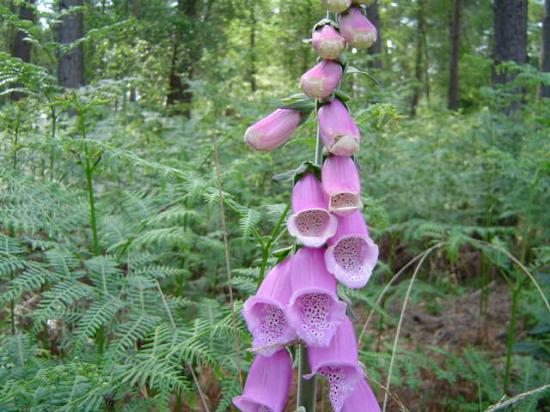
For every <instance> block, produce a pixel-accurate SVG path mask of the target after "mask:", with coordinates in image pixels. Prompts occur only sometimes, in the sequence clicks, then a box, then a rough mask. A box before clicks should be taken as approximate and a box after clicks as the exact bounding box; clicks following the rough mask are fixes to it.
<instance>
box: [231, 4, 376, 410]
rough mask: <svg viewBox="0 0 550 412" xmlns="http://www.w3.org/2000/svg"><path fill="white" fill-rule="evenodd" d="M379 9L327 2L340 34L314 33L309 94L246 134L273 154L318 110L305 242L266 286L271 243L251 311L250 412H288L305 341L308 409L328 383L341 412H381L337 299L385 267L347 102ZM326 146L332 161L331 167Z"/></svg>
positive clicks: (297, 181) (330, 26)
mask: <svg viewBox="0 0 550 412" xmlns="http://www.w3.org/2000/svg"><path fill="white" fill-rule="evenodd" d="M369 1H370V0H355V1H352V0H321V3H322V4H323V5H324V7H325V8H326V9H327V10H328V11H329V12H333V13H341V14H340V16H339V20H338V22H339V25H338V24H337V23H336V22H335V21H331V20H330V19H329V18H328V17H330V15H329V14H327V18H326V19H323V20H322V21H320V22H319V23H317V24H316V25H315V26H314V29H313V32H312V41H311V43H312V47H313V49H314V50H315V52H316V53H317V55H318V56H319V58H320V61H319V62H318V63H317V65H315V66H314V67H313V68H312V69H310V70H308V71H307V72H306V73H304V74H303V75H302V77H301V78H300V87H301V89H302V91H303V92H304V95H300V97H298V98H295V97H291V98H289V99H287V100H286V102H285V103H286V104H285V105H283V106H281V107H280V108H278V109H277V110H275V111H274V112H273V113H271V114H270V115H269V116H267V117H265V118H264V119H262V120H260V121H258V122H256V123H255V124H253V125H252V126H250V127H249V128H248V129H247V130H246V133H245V141H246V143H248V144H249V145H250V146H251V147H253V148H254V149H256V150H263V151H271V150H273V149H275V148H277V147H279V146H281V145H282V144H284V143H285V142H286V141H287V140H288V139H289V138H290V136H291V135H292V134H293V133H294V131H295V130H296V128H298V127H299V125H300V124H301V123H302V122H303V121H304V120H305V118H306V117H307V116H308V115H309V113H310V112H311V111H312V109H313V107H316V108H317V146H316V147H317V149H316V154H315V162H314V163H311V162H305V163H304V164H303V165H302V166H300V168H299V169H298V170H297V171H296V173H295V176H294V187H293V190H292V196H291V208H292V213H291V215H290V216H289V218H288V220H287V226H286V227H287V231H288V233H289V234H290V235H291V236H292V237H293V238H294V239H295V243H294V245H293V246H292V247H291V248H289V249H287V251H288V256H286V257H285V258H283V259H282V260H281V261H280V262H279V263H278V264H276V265H275V266H274V267H273V268H272V269H271V270H270V271H269V272H268V273H267V275H266V276H265V278H263V279H262V277H263V273H264V271H265V267H266V262H267V259H268V257H269V256H268V254H269V251H270V247H271V244H272V242H273V241H274V240H275V239H278V236H277V237H276V235H275V234H274V235H273V237H272V240H270V241H269V242H268V247H267V252H266V247H265V244H264V243H262V248H263V252H264V253H263V256H264V260H263V262H262V266H261V270H260V279H261V284H260V286H259V289H258V291H257V293H256V294H255V295H254V296H251V297H250V298H249V299H247V300H246V301H245V303H244V306H243V311H242V315H243V317H244V319H245V322H246V325H247V327H248V329H249V331H250V333H251V334H252V337H253V338H252V351H253V352H256V353H257V355H256V358H255V359H254V361H253V363H252V366H251V368H250V371H249V374H248V378H247V381H246V384H245V386H244V390H243V394H242V395H240V396H237V397H236V398H234V400H233V402H234V404H235V406H236V407H237V408H239V409H240V410H241V411H243V412H280V411H282V410H283V409H284V407H285V402H286V397H287V395H288V388H289V385H290V381H291V359H290V355H289V352H288V351H287V349H286V348H285V347H290V348H291V349H292V347H293V344H294V343H295V342H297V343H298V344H299V345H298V347H297V349H296V350H295V351H293V352H294V353H295V354H296V355H297V356H298V358H299V359H298V362H297V363H298V365H299V372H298V379H299V381H300V384H299V385H298V386H299V391H298V406H302V407H304V408H305V410H306V412H314V410H315V399H316V397H315V379H316V377H317V376H319V377H323V378H324V379H326V380H327V381H328V384H329V388H330V389H329V399H330V403H331V406H332V409H333V410H334V411H336V412H352V411H353V412H357V411H366V412H378V411H380V408H379V406H378V403H377V401H376V398H375V397H374V394H373V392H372V390H371V389H370V387H369V385H368V383H367V381H366V378H365V373H364V371H363V368H362V366H361V364H360V363H359V360H358V354H357V352H358V348H357V343H356V339H355V332H354V329H353V325H352V323H351V321H350V319H349V318H348V317H347V316H346V310H347V305H346V304H345V303H344V302H342V301H341V300H340V299H339V297H338V292H337V283H338V282H340V283H342V284H343V285H344V286H346V287H349V288H361V287H363V286H365V285H366V284H367V282H368V280H369V279H370V277H371V275H372V272H373V269H374V267H375V265H376V262H377V259H378V247H377V246H376V244H375V243H374V242H373V241H372V239H371V238H370V236H369V230H368V227H367V224H366V222H365V219H364V218H363V215H362V214H361V208H362V202H361V182H360V179H359V172H358V169H357V166H356V164H355V161H354V160H353V159H352V158H351V157H350V156H352V155H354V154H355V153H357V151H358V150H359V142H360V132H359V128H358V127H357V125H356V124H355V122H354V121H353V119H352V117H351V115H350V113H349V111H348V108H347V106H346V104H345V103H344V101H345V100H342V99H343V96H345V94H343V93H341V92H339V90H338V88H339V86H340V83H341V80H342V77H343V75H344V72H345V70H346V64H344V63H343V62H342V61H341V60H340V54H341V53H342V52H343V51H344V50H345V48H346V46H347V44H348V43H349V44H350V45H351V46H353V47H357V48H360V47H369V46H370V45H371V44H372V43H373V42H374V41H375V40H376V35H377V33H376V28H375V27H374V26H373V25H372V24H371V23H370V22H369V21H368V19H367V18H366V17H365V15H364V12H363V8H362V6H361V4H366V3H368V2H369ZM355 71H356V72H357V70H355ZM313 99H315V100H313ZM323 146H324V148H325V149H326V152H327V156H326V159H325V161H324V164H323V165H322V167H321V163H322V162H321V157H322V149H323ZM284 216H286V212H285V213H284ZM284 216H282V217H281V219H280V220H279V223H277V225H276V228H277V230H278V228H279V227H280V225H281V223H282V222H283V218H284ZM274 232H276V230H274ZM277 256H281V255H280V254H278V255H277ZM308 382H313V383H308Z"/></svg>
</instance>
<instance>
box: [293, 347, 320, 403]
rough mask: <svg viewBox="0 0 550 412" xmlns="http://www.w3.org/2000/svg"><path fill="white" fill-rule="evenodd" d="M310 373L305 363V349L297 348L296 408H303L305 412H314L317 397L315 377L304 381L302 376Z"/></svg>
mask: <svg viewBox="0 0 550 412" xmlns="http://www.w3.org/2000/svg"><path fill="white" fill-rule="evenodd" d="M309 372H310V370H309V364H308V362H307V353H306V347H305V346H304V345H303V344H300V345H299V346H298V374H299V379H298V404H297V407H298V408H299V407H300V406H303V407H304V408H305V409H306V412H315V399H316V397H317V390H316V383H317V380H316V377H315V376H313V377H312V378H311V379H309V380H306V379H304V375H307V374H308V373H309Z"/></svg>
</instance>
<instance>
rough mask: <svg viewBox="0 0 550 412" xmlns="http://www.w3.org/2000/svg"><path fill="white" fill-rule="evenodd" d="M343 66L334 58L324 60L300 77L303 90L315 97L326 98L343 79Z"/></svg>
mask: <svg viewBox="0 0 550 412" xmlns="http://www.w3.org/2000/svg"><path fill="white" fill-rule="evenodd" d="M342 75H343V71H342V66H341V65H340V64H338V63H335V62H333V61H332V60H323V61H322V62H320V63H319V64H317V65H316V66H314V67H312V68H311V69H309V70H308V71H307V72H305V73H304V74H303V75H302V77H301V78H300V87H301V88H302V90H303V92H304V93H305V94H306V95H308V96H309V97H311V98H313V99H324V98H325V97H327V96H328V95H330V94H331V93H332V92H333V91H334V90H335V89H336V87H338V84H339V83H340V80H342Z"/></svg>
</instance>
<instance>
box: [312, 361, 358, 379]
mask: <svg viewBox="0 0 550 412" xmlns="http://www.w3.org/2000/svg"><path fill="white" fill-rule="evenodd" d="M327 367H328V368H334V367H339V368H346V370H347V371H349V372H351V373H352V375H353V377H354V378H353V380H359V379H361V378H362V377H363V376H365V372H363V368H361V366H359V364H357V363H354V362H351V361H343V362H339V363H334V362H331V361H326V362H321V363H319V364H318V365H315V368H314V369H312V370H311V372H310V373H308V374H307V375H304V378H305V379H311V378H313V376H314V375H316V374H318V373H319V371H320V370H321V369H323V368H327ZM355 377H356V378H357V379H355Z"/></svg>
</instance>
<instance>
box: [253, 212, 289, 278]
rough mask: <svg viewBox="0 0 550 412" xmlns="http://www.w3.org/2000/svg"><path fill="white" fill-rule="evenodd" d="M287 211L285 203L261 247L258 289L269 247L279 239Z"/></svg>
mask: <svg viewBox="0 0 550 412" xmlns="http://www.w3.org/2000/svg"><path fill="white" fill-rule="evenodd" d="M289 210H290V203H287V204H286V207H285V210H283V213H281V216H279V219H278V220H277V222H276V223H275V226H274V227H273V230H272V231H271V235H270V236H269V241H268V242H267V243H266V244H265V245H264V246H263V247H262V264H261V265H260V274H259V275H258V287H260V284H261V283H262V281H263V280H264V276H265V271H266V269H267V261H268V259H269V255H270V252H271V247H272V246H273V244H274V243H275V242H276V240H277V239H279V234H280V230H281V226H282V224H283V222H284V221H285V218H286V215H287V214H288V211H289Z"/></svg>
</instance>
